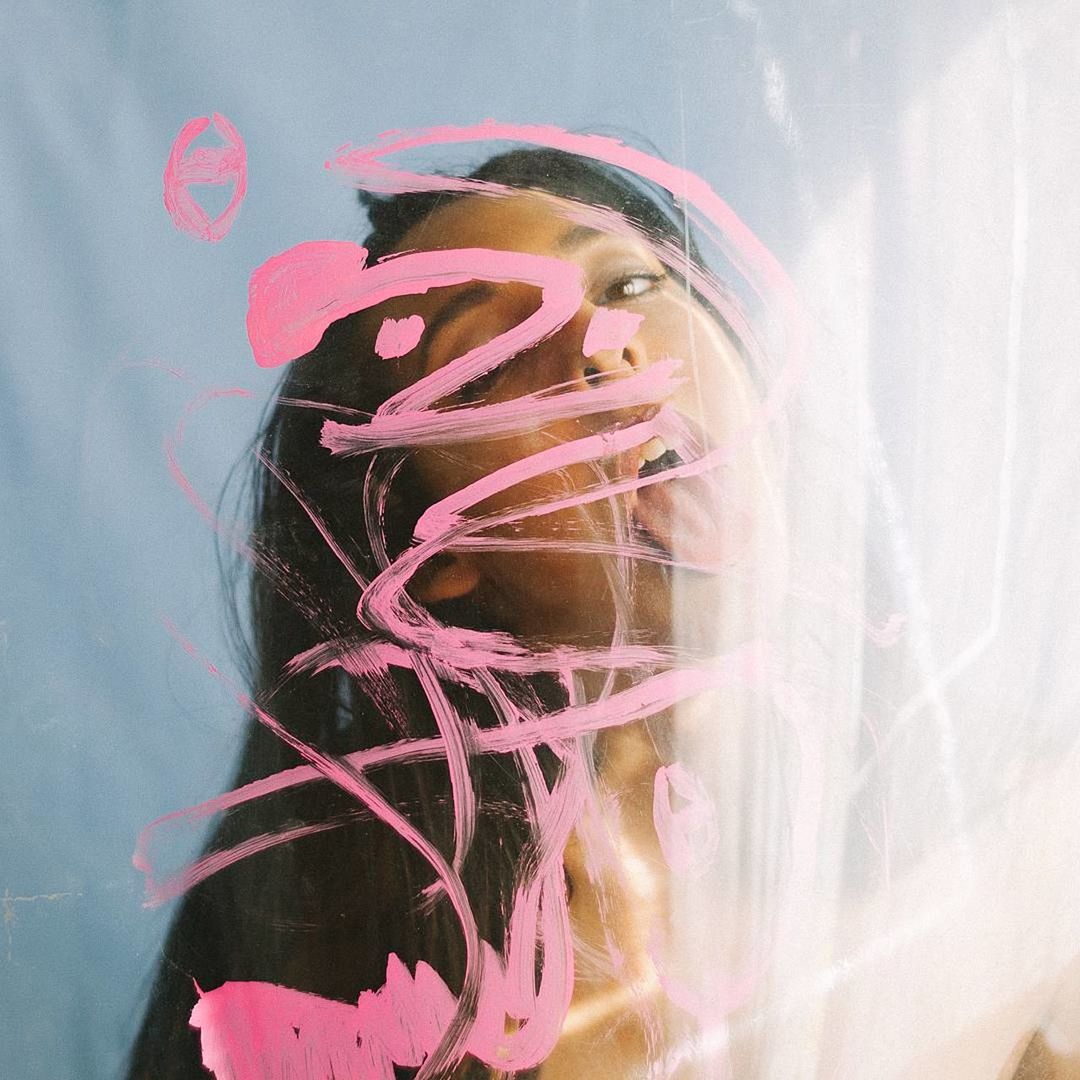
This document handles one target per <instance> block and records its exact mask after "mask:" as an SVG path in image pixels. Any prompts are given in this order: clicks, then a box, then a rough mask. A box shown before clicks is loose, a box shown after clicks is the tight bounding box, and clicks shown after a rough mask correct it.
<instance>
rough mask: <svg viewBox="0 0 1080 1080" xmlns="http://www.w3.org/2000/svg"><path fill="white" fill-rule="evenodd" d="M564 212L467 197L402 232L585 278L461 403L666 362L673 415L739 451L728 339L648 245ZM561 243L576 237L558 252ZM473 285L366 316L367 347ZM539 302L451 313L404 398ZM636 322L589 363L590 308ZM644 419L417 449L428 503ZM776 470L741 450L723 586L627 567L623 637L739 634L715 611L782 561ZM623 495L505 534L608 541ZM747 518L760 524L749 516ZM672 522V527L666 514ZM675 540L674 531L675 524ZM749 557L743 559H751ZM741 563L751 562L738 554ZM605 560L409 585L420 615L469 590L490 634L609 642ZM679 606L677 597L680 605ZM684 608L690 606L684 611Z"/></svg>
mask: <svg viewBox="0 0 1080 1080" xmlns="http://www.w3.org/2000/svg"><path fill="white" fill-rule="evenodd" d="M569 210H570V204H569V203H566V202H565V201H564V200H561V199H556V198H554V197H551V196H545V195H532V194H529V195H520V196H515V197H513V198H509V199H504V200H489V199H482V198H467V199H461V200H458V201H456V202H454V203H451V204H449V205H448V206H447V207H445V208H443V209H440V210H438V211H436V212H435V213H434V214H432V215H431V216H430V217H429V218H428V219H427V220H426V221H424V222H423V223H422V224H421V225H419V226H417V227H416V228H414V229H413V230H412V231H411V232H410V233H408V234H407V235H406V236H405V238H404V240H403V242H402V244H401V248H402V250H410V249H415V248H424V249H430V250H439V249H450V248H462V247H486V248H492V249H496V250H504V251H516V252H526V253H531V254H540V255H553V254H554V255H557V256H558V257H560V258H563V259H565V260H567V261H568V262H570V263H573V264H575V265H576V266H578V267H580V268H581V270H582V272H583V275H584V280H585V283H586V299H585V301H584V303H583V304H582V306H581V308H580V310H579V312H578V314H577V315H576V316H575V317H574V318H572V319H571V320H570V322H569V323H568V324H567V325H566V326H565V327H564V328H563V329H562V330H560V331H559V332H558V333H557V334H555V335H554V336H553V337H551V338H549V339H548V340H547V341H545V342H543V343H541V344H540V345H538V346H537V347H535V348H533V349H531V350H529V351H528V352H525V353H522V354H520V355H518V356H516V357H514V358H513V359H512V360H510V361H509V362H508V363H507V364H506V365H504V367H503V368H502V369H500V373H499V374H498V375H497V376H496V377H495V378H494V379H489V380H486V381H485V383H484V385H483V386H481V387H478V388H476V389H474V391H473V392H472V393H471V394H470V395H469V396H470V397H471V398H473V399H475V400H482V401H484V402H497V401H507V400H511V399H513V398H516V397H519V396H521V395H523V394H526V393H529V392H531V391H536V390H539V389H542V388H544V387H547V386H551V385H555V384H561V383H570V384H573V385H576V386H577V388H578V389H579V390H580V391H581V392H582V393H588V392H590V390H591V389H592V387H594V386H595V385H597V384H598V383H599V382H600V381H602V380H606V379H613V378H621V377H624V376H625V375H628V374H631V373H633V372H634V371H638V370H641V369H643V368H645V367H647V366H648V365H649V364H651V363H653V362H655V361H656V360H657V359H659V358H660V357H663V356H671V357H677V358H679V359H682V360H683V361H684V367H683V369H682V371H681V372H680V374H681V375H682V376H683V377H684V378H685V380H686V381H685V383H684V385H683V386H682V387H681V388H680V389H679V391H678V393H677V395H676V396H675V398H674V399H673V400H672V401H671V402H670V404H671V405H673V406H674V408H676V409H677V410H678V411H679V412H680V413H681V414H682V415H683V416H685V417H687V418H689V419H690V420H691V421H693V422H694V423H695V424H696V425H700V427H701V428H702V429H703V430H705V431H707V432H708V435H709V438H710V439H711V440H712V443H713V445H716V446H722V445H725V443H726V442H727V441H730V440H732V439H733V438H735V437H736V436H737V435H738V434H739V433H740V432H741V431H742V430H743V429H744V428H745V426H746V425H747V424H748V423H749V422H750V420H751V418H752V416H753V414H754V410H755V409H756V408H757V406H758V401H757V398H756V393H755V391H754V388H753V386H752V383H751V380H750V378H749V376H748V374H747V372H746V370H745V365H744V363H743V360H742V358H741V357H740V355H739V352H738V350H737V349H736V347H735V346H734V345H733V343H732V342H731V340H730V338H729V337H728V335H727V334H726V332H725V331H724V329H723V328H722V327H721V326H720V325H719V324H718V323H717V322H716V320H715V319H714V318H713V317H712V316H711V314H710V313H709V312H708V311H707V310H706V309H705V308H704V307H703V306H702V305H701V304H700V303H698V302H697V301H696V300H695V299H694V298H693V297H692V296H690V295H688V293H687V291H686V289H685V287H684V286H683V284H682V283H681V282H680V281H679V280H678V279H676V278H674V277H672V276H670V275H668V274H667V273H666V270H665V267H664V266H663V264H662V263H661V262H660V261H659V260H658V259H657V257H656V256H655V255H654V254H653V252H652V251H651V249H650V247H649V246H648V244H647V243H646V242H645V241H644V240H643V239H638V238H637V237H632V236H631V237H628V236H620V235H615V234H610V233H600V232H589V233H583V232H582V230H580V229H578V230H575V229H574V225H573V223H572V222H570V221H568V220H567V219H566V217H565V216H564V214H565V213H566V212H567V211H569ZM568 237H569V238H571V239H570V241H569V242H568ZM469 288H470V286H469V285H462V286H455V287H449V288H442V289H434V290H432V291H431V292H429V293H428V294H426V295H423V296H415V297H407V298H402V299H399V300H396V301H393V302H391V303H388V304H386V305H383V306H382V307H380V308H379V309H378V311H376V312H372V313H370V314H369V316H368V319H367V323H366V325H365V332H366V333H368V334H370V335H372V336H374V331H375V330H376V329H377V327H378V324H379V322H381V320H382V318H384V317H385V316H387V315H390V316H393V317H395V318H402V317H404V316H406V315H412V314H420V315H422V316H423V318H424V320H425V323H427V324H428V325H430V324H431V323H432V320H433V319H435V318H436V317H437V316H438V315H439V313H440V312H441V311H442V310H443V309H444V308H445V307H446V306H447V305H449V304H451V303H453V302H454V300H455V298H456V297H458V296H459V295H460V294H461V293H463V292H464V291H466V290H468V289H469ZM538 304H539V294H538V291H537V290H536V289H535V288H532V287H529V286H525V285H515V284H508V285H499V286H496V287H495V288H494V289H493V290H492V291H491V295H490V296H488V297H486V298H485V299H484V300H483V301H482V302H479V303H475V304H473V305H471V306H469V307H468V308H467V309H465V310H463V311H461V312H460V313H459V314H458V316H457V317H455V318H453V319H451V320H450V321H449V322H447V323H445V324H444V325H443V326H442V327H441V328H440V329H439V330H437V331H436V333H435V334H434V335H433V336H431V340H425V341H423V342H422V343H421V345H420V346H419V347H418V348H417V349H415V350H414V351H413V352H412V353H410V354H409V355H408V356H406V357H403V358H402V359H401V360H399V361H391V362H390V363H391V364H392V365H395V377H396V379H397V381H398V383H399V385H401V386H407V385H411V384H412V383H413V382H415V381H416V380H417V379H418V378H419V377H421V375H423V374H426V373H427V372H428V371H431V370H434V369H436V368H438V367H441V366H443V365H444V364H446V363H448V362H449V361H450V360H452V359H453V358H455V357H457V356H460V355H461V354H462V353H464V352H466V351H467V350H468V349H470V348H473V347H475V346H476V345H479V344H481V343H483V342H486V341H488V340H490V339H491V338H492V337H494V336H495V335H496V334H498V333H500V332H502V331H504V330H506V329H508V328H509V327H511V326H513V325H516V324H517V323H519V322H520V321H522V320H523V319H524V318H526V317H527V316H528V315H529V314H531V313H532V312H533V311H535V309H536V307H537V306H538ZM601 305H602V306H606V307H610V308H618V309H621V310H625V311H631V312H635V313H639V314H642V315H643V316H644V320H643V322H642V323H641V325H640V327H639V329H638V331H637V333H636V334H635V335H634V337H633V338H632V340H631V341H630V342H629V343H628V344H627V346H626V347H625V348H624V349H623V350H621V351H614V350H612V351H604V352H600V353H598V354H596V355H594V356H592V357H589V358H586V357H584V355H583V354H582V342H583V339H584V335H585V331H586V328H587V327H588V325H589V321H590V319H591V318H592V315H593V312H594V311H595V310H596V307H597V306H601ZM648 412H649V410H637V411H636V412H635V411H632V412H624V413H621V414H619V413H616V414H612V413H607V414H603V415H597V416H590V417H585V418H583V419H580V420H573V421H564V422H560V423H557V424H552V425H550V426H548V427H545V428H542V429H538V430H536V431H532V432H529V433H527V434H523V435H518V436H513V437H509V438H503V439H499V440H491V441H482V442H477V443H475V444H474V445H472V446H469V447H467V448H463V447H462V446H460V445H458V446H455V447H452V448H450V449H449V450H447V449H444V448H439V449H434V450H422V451H419V452H417V454H416V458H415V460H416V465H417V469H418V471H419V474H420V476H421V479H422V482H423V484H424V487H425V489H426V490H427V492H428V493H429V495H430V498H431V499H432V501H434V500H436V499H439V498H442V497H444V496H445V495H447V494H449V493H451V492H453V491H456V490H458V489H460V488H461V487H463V486H465V485H466V484H468V483H470V482H472V481H473V480H476V479H478V478H479V477H481V476H485V475H488V474H490V473H491V472H493V471H494V470H495V469H498V468H500V467H502V466H504V465H507V464H509V463H511V462H514V461H518V460H520V459H522V458H524V457H527V456H528V455H530V454H533V453H536V452H538V451H540V450H543V449H545V448H547V447H549V446H551V445H553V444H554V443H560V442H565V441H568V440H571V439H575V438H580V437H582V436H585V435H589V434H595V433H596V432H598V431H601V430H604V429H605V428H610V427H611V426H620V427H621V426H625V425H626V424H628V423H631V422H633V421H635V420H640V419H644V418H645V415H646V414H647V413H648ZM638 464H639V462H638V460H637V452H636V451H635V452H634V453H633V454H631V455H625V456H623V457H622V458H621V459H614V458H612V459H608V460H606V461H603V462H601V463H600V464H599V466H594V465H581V466H576V467H572V468H569V469H566V470H564V471H561V472H559V473H556V474H552V475H549V476H545V477H541V478H539V479H537V480H535V481H533V482H531V483H529V484H522V485H519V486H517V487H516V488H514V489H512V490H510V491H508V492H505V493H504V494H503V495H501V496H499V497H498V498H497V499H492V500H489V502H488V503H485V504H484V505H483V506H482V507H480V508H479V509H480V510H481V511H490V510H492V509H495V508H498V507H509V506H512V505H515V504H517V503H519V502H521V501H523V500H524V499H526V498H535V497H538V496H544V497H549V498H550V497H556V496H558V495H565V494H568V493H572V492H574V491H577V490H580V489H581V488H582V487H583V486H584V485H585V484H587V483H589V482H590V481H595V479H596V471H595V470H596V468H597V467H599V468H601V469H603V470H604V472H605V473H606V474H607V475H608V476H611V477H614V476H626V475H634V474H636V472H637V468H638ZM772 470H773V466H772V462H771V458H770V455H769V453H768V450H767V448H766V447H765V446H763V445H762V441H761V439H757V440H753V439H750V440H744V445H741V446H740V447H739V449H738V450H737V451H736V453H735V455H734V457H733V460H732V464H731V466H730V469H729V470H728V472H729V474H730V477H729V479H730V487H731V490H732V503H733V505H737V506H738V507H740V508H741V509H739V510H738V511H735V510H733V512H732V513H731V514H730V517H731V520H732V522H733V523H734V524H733V529H736V530H737V531H738V536H734V535H733V536H732V537H731V539H730V546H731V548H732V551H733V555H732V558H731V559H730V560H729V564H730V565H729V568H728V572H727V573H725V574H723V575H713V574H701V573H696V572H694V571H681V570H674V571H672V570H670V569H669V568H666V567H663V566H661V565H659V564H657V563H650V562H643V561H639V562H635V563H633V564H632V565H631V566H630V571H629V581H628V582H627V584H628V589H627V591H628V593H629V600H630V605H629V608H628V610H627V615H626V618H627V621H628V624H629V625H628V626H627V627H626V629H628V630H631V631H632V632H633V635H634V639H635V640H636V641H638V642H648V643H652V644H662V645H668V644H672V643H674V642H675V641H676V639H677V638H679V636H680V635H686V636H687V638H688V640H685V641H681V642H680V643H681V644H684V645H686V646H687V647H689V648H692V649H694V650H695V651H699V652H700V651H704V652H707V653H708V652H712V651H714V648H715V642H714V641H711V640H707V639H709V638H711V636H712V635H713V634H714V633H715V632H716V627H715V626H714V625H713V624H715V623H716V621H717V620H716V618H715V613H716V612H719V611H725V612H726V615H727V619H726V623H727V627H726V630H725V631H724V636H725V637H727V638H730V637H733V636H734V637H743V636H745V630H744V629H741V628H740V620H741V617H742V616H741V613H739V612H736V611H735V610H734V609H733V608H732V607H731V605H726V606H725V604H724V600H725V597H726V596H729V595H730V594H731V592H732V581H733V580H735V581H738V582H740V583H741V584H740V590H741V588H742V587H743V585H745V583H746V582H747V579H748V578H749V577H751V574H750V570H751V568H753V571H754V574H753V576H754V577H755V579H756V578H757V577H758V576H760V575H761V567H762V565H763V562H762V551H763V549H765V548H767V549H768V555H767V557H766V559H765V563H767V564H768V565H767V567H766V571H765V573H766V575H767V576H771V577H772V578H773V579H774V580H775V579H776V578H777V576H778V568H779V566H780V564H781V563H782V552H781V551H780V549H779V545H778V543H777V541H776V538H778V537H780V536H782V529H780V528H779V527H778V524H777V517H778V514H777V511H776V509H775V507H776V500H775V498H774V496H773V494H772V490H773V484H772V476H771V474H772ZM665 486H666V485H663V484H661V485H658V486H657V487H655V488H653V489H652V491H651V492H650V495H649V496H648V497H649V498H657V499H663V498H665V493H664V492H663V489H664V488H665ZM632 499H633V496H624V497H621V498H620V499H619V500H618V501H617V502H616V505H615V506H614V507H613V506H612V503H611V501H609V500H601V501H597V502H594V503H590V504H586V505H585V506H582V507H576V508H573V509H569V510H563V511H559V512H556V513H551V514H548V515H546V516H543V517H539V518H530V519H526V520H525V521H524V522H523V523H522V524H521V525H520V526H519V527H518V531H516V532H511V531H510V529H509V527H508V528H507V529H506V530H504V531H503V533H502V535H516V536H519V537H521V536H528V537H548V538H560V537H567V538H569V537H584V538H589V539H593V540H604V541H611V540H613V539H614V538H615V536H616V534H617V530H616V515H618V516H619V517H620V518H622V523H623V527H624V528H625V527H626V522H627V520H628V519H629V515H630V512H631V503H632ZM747 507H753V508H754V511H755V512H754V513H753V514H749V513H747V512H746V509H745V508H747ZM671 513H672V514H674V515H676V517H677V516H678V514H679V508H678V506H677V505H675V504H672V507H671ZM747 520H750V521H756V522H758V523H760V525H761V526H762V528H760V530H759V531H758V532H756V533H755V535H751V536H747V535H746V522H747ZM676 527H677V522H676ZM750 553H753V557H752V558H751V557H750ZM744 554H745V557H741V556H743V555H744ZM612 572H613V560H612V559H611V558H610V557H606V556H598V555H593V554H578V553H574V552H566V551H557V552H533V551H509V552H485V553H470V552H466V551H460V552H455V553H452V554H450V553H448V554H447V556H446V557H444V558H443V559H441V560H439V561H438V563H437V565H435V566H433V567H431V568H429V569H428V570H427V572H426V573H424V574H422V575H421V576H419V577H418V579H417V580H416V581H414V583H413V587H412V591H413V593H414V595H416V596H417V598H418V599H421V600H422V601H424V602H426V603H434V602H437V601H439V600H445V599H450V598H456V597H459V596H461V595H465V594H468V593H470V592H473V591H474V590H475V593H476V596H477V598H478V599H479V600H480V602H481V604H482V607H483V610H484V611H485V612H486V613H488V615H489V616H490V619H491V623H492V625H496V626H499V627H503V628H506V629H509V630H511V631H512V632H514V633H516V634H518V635H519V636H521V637H522V638H523V639H525V640H526V641H528V642H530V643H532V644H534V645H542V644H590V645H593V646H603V645H605V644H607V643H610V642H611V640H612V634H613V632H614V630H615V623H616V605H617V602H618V597H619V594H620V593H621V592H622V589H621V588H620V587H619V586H618V585H617V584H616V587H615V588H613V586H612ZM676 594H677V595H676ZM684 601H685V605H684ZM683 606H685V607H686V608H687V609H689V610H693V611H702V610H707V611H709V612H711V613H713V617H712V618H710V625H709V627H708V628H707V629H706V628H699V627H692V626H689V625H684V624H687V620H686V619H685V616H684V615H683V614H682V613H681V612H680V611H678V610H677V609H678V608H682V607H683Z"/></svg>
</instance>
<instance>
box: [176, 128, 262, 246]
mask: <svg viewBox="0 0 1080 1080" xmlns="http://www.w3.org/2000/svg"><path fill="white" fill-rule="evenodd" d="M212 122H213V125H214V130H215V131H216V132H217V134H218V135H220V136H221V138H222V139H223V140H224V141H225V145H224V146H201V147H198V148H197V149H195V150H192V151H191V153H188V148H189V147H190V146H191V144H192V143H193V142H194V141H195V140H196V139H197V138H198V137H199V136H200V135H201V134H202V133H203V132H204V131H205V130H206V129H207V128H208V127H209V126H210V124H211V118H210V117H206V116H197V117H195V118H194V119H192V120H189V121H188V122H187V123H186V124H184V126H183V127H182V128H181V129H180V134H179V135H177V136H176V139H175V140H174V141H173V144H172V149H171V150H170V151H169V158H168V161H167V162H166V164H165V173H164V176H163V177H162V182H163V188H164V194H163V199H164V202H165V209H166V210H167V211H168V212H169V217H171V218H172V220H173V224H174V225H175V226H176V227H177V228H178V229H179V230H180V231H181V232H185V233H187V234H188V235H189V236H194V237H196V238H197V239H199V240H206V241H208V242H209V243H212V244H214V243H217V242H218V241H219V240H222V239H224V237H225V236H226V235H227V233H228V232H229V230H230V229H231V228H232V226H233V222H234V221H235V220H236V215H237V214H238V213H239V212H240V204H241V203H242V202H243V201H244V196H245V195H246V194H247V150H246V149H245V147H244V140H243V139H242V138H240V133H239V132H238V131H237V130H236V128H235V127H234V126H233V124H232V123H230V121H228V120H227V119H226V118H225V117H224V116H222V115H221V114H220V113H214V115H213V120H212ZM228 183H232V184H234V185H235V187H234V189H233V194H232V198H231V199H230V200H229V204H228V206H226V207H225V209H224V210H222V212H221V213H220V214H218V216H217V217H216V218H214V220H213V221H211V220H210V216H209V215H208V214H207V213H206V211H205V210H204V209H203V208H202V207H201V206H200V205H199V204H198V202H197V201H196V199H195V196H194V195H192V193H191V185H192V184H228Z"/></svg>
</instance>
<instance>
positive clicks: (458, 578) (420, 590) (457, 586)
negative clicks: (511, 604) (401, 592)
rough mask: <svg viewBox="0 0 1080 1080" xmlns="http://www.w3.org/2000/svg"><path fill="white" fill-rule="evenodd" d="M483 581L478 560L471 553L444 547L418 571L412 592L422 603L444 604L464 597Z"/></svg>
mask: <svg viewBox="0 0 1080 1080" xmlns="http://www.w3.org/2000/svg"><path fill="white" fill-rule="evenodd" d="M479 583H480V570H479V568H478V567H477V565H476V560H475V559H473V557H472V556H471V555H470V554H468V553H460V552H456V551H444V552H442V554H440V555H436V556H435V558H433V559H431V560H430V561H428V562H427V563H426V564H425V565H424V566H423V568H422V569H420V570H419V571H417V573H416V576H415V577H414V578H413V579H412V582H411V583H410V586H409V592H410V593H412V595H413V597H414V598H415V599H417V600H419V601H420V603H421V604H427V605H429V606H430V605H431V604H441V603H443V602H444V601H446V600H461V599H462V598H463V597H466V596H468V595H469V594H470V593H471V592H473V591H474V590H475V589H476V586H477V585H478V584H479Z"/></svg>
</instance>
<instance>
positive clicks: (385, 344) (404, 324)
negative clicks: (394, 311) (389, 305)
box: [375, 315, 424, 360]
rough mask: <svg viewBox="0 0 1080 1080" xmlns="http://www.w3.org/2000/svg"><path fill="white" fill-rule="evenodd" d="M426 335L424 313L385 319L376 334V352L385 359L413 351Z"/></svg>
mask: <svg viewBox="0 0 1080 1080" xmlns="http://www.w3.org/2000/svg"><path fill="white" fill-rule="evenodd" d="M423 336H424V318H423V316H422V315H409V316H407V317H406V318H404V319H392V318H390V317H387V318H385V319H383V321H382V326H380V327H379V332H378V334H376V335H375V352H376V354H377V355H379V356H381V357H382V358H383V359H384V360H393V359H394V358H395V357H398V356H405V355H406V354H408V353H411V352H412V351H413V349H415V348H416V346H417V345H418V344H419V343H420V339H421V338H422V337H423Z"/></svg>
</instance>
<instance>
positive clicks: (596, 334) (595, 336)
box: [581, 307, 645, 356]
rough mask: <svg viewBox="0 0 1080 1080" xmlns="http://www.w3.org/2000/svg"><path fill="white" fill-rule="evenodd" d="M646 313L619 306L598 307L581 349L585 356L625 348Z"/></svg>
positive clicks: (590, 321)
mask: <svg viewBox="0 0 1080 1080" xmlns="http://www.w3.org/2000/svg"><path fill="white" fill-rule="evenodd" d="M644 318H645V316H644V315H639V314H638V313H637V312H634V311H619V310H618V309H617V308H603V307H601V308H597V309H596V310H595V311H594V312H593V317H592V318H591V319H590V320H589V327H588V329H587V330H586V331H585V341H584V343H583V345H582V346H581V351H582V353H584V355H585V356H595V355H596V354H597V353H598V352H601V351H603V350H604V349H623V348H625V347H626V345H627V343H628V342H629V341H630V339H631V338H632V337H633V336H634V334H635V333H637V328H638V327H639V326H640V325H641V320H642V319H644Z"/></svg>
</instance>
